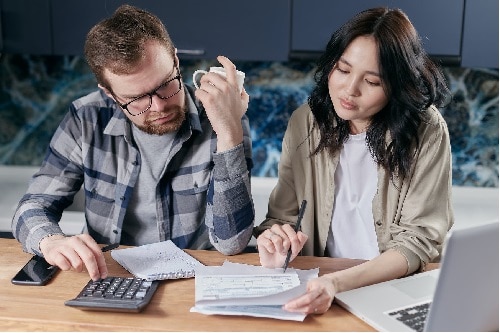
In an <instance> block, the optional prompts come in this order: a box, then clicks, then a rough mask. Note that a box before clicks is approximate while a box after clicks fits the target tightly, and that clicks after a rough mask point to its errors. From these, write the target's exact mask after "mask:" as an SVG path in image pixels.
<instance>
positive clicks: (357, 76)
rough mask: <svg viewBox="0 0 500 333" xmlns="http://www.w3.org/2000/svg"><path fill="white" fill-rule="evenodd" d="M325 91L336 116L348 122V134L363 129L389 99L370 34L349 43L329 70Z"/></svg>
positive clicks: (359, 131)
mask: <svg viewBox="0 0 500 333" xmlns="http://www.w3.org/2000/svg"><path fill="white" fill-rule="evenodd" d="M328 91H329V93H330V98H331V100H332V103H333V106H334V108H335V111H336V112H337V114H338V115H339V117H340V118H342V119H344V120H348V121H349V123H350V127H351V133H352V134H358V133H362V132H365V131H366V130H367V128H368V125H369V124H370V122H371V119H372V117H373V116H374V115H375V114H376V113H377V112H379V111H380V110H382V108H383V107H384V106H386V104H387V101H388V98H387V96H386V94H385V91H384V87H383V83H382V79H381V77H380V72H379V61H378V51H377V45H376V43H375V40H374V39H373V37H371V36H360V37H357V38H356V39H354V40H353V41H352V42H351V44H349V46H348V47H347V48H346V49H345V51H344V53H343V54H342V56H341V57H340V59H339V61H338V62H337V63H336V64H335V65H334V67H333V69H332V71H331V72H330V75H329V79H328Z"/></svg>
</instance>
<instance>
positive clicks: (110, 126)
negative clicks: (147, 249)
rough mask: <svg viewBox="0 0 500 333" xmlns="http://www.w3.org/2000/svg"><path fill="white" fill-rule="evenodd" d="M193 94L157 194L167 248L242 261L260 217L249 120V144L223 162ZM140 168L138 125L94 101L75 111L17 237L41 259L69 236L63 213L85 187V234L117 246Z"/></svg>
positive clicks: (22, 210) (22, 209)
mask: <svg viewBox="0 0 500 333" xmlns="http://www.w3.org/2000/svg"><path fill="white" fill-rule="evenodd" d="M185 89H186V96H187V98H188V99H189V98H190V99H191V102H190V104H191V107H190V108H189V110H188V114H187V117H186V121H185V122H184V123H183V125H182V126H181V128H180V129H179V131H178V133H177V135H176V137H175V139H174V142H173V144H172V148H171V150H170V152H166V153H167V154H170V155H171V156H172V157H171V160H170V162H169V164H168V166H167V171H166V172H165V175H164V176H163V178H162V179H161V180H160V182H159V185H158V190H157V207H161V209H160V211H159V212H158V214H157V215H158V219H159V221H158V222H159V223H158V225H160V226H161V228H160V229H161V230H160V239H161V240H168V239H170V240H172V241H173V242H174V243H175V244H176V245H177V246H179V247H180V248H190V249H211V248H214V247H215V248H216V249H217V250H219V251H220V252H222V253H224V254H236V253H239V252H241V251H242V250H243V249H244V248H245V247H246V246H247V244H248V241H249V240H250V237H251V234H252V227H253V220H254V215H255V213H254V207H253V201H252V197H251V189H250V170H251V168H252V155H251V154H252V153H251V149H252V146H251V139H250V127H249V122H248V118H247V117H246V116H244V117H243V118H242V125H243V131H244V140H243V143H242V144H240V145H238V146H236V147H234V148H233V149H231V150H229V151H226V152H222V153H216V152H215V151H216V143H217V142H216V140H217V139H216V135H215V133H214V131H213V129H212V127H211V125H210V121H209V120H208V118H207V116H206V114H205V112H204V109H203V107H202V106H201V104H200V103H198V102H196V101H195V100H196V99H195V98H194V95H193V91H192V89H191V88H189V87H186V88H185ZM194 105H196V106H194ZM140 164H141V157H140V154H139V150H138V149H137V147H136V146H135V144H134V143H133V140H132V130H131V123H130V122H129V121H128V119H127V118H126V117H125V115H124V114H123V111H122V110H121V109H119V107H118V106H117V105H116V104H115V102H114V101H113V100H112V99H110V98H108V97H107V96H106V95H105V94H104V93H103V92H101V91H96V92H94V93H91V94H89V95H87V96H84V97H82V98H80V99H78V100H76V101H74V102H73V104H72V105H71V107H70V110H69V112H68V114H67V115H66V116H65V118H64V119H63V121H62V122H61V124H60V125H59V127H58V129H57V130H56V132H55V134H54V136H53V138H52V140H51V143H50V146H49V149H48V152H47V155H46V157H45V159H44V161H43V163H42V166H41V168H40V170H39V171H38V172H37V173H35V175H34V176H33V178H32V180H31V182H30V185H29V188H28V191H27V193H26V194H25V195H24V196H23V198H22V199H21V201H20V203H19V206H18V208H17V210H16V212H15V215H14V217H13V220H12V231H13V234H14V236H15V237H16V239H17V240H19V242H21V244H23V248H24V250H25V251H27V252H30V253H36V254H40V252H39V251H40V250H39V243H40V241H41V240H42V239H43V238H44V237H47V236H49V235H53V234H62V230H61V229H60V227H59V224H58V223H59V220H60V219H61V214H62V211H63V210H64V209H65V208H67V207H68V206H69V205H70V204H71V203H72V202H73V197H74V195H75V194H76V193H77V192H78V191H79V189H80V188H81V186H82V185H83V187H84V189H85V217H86V232H88V233H89V234H90V235H91V236H92V237H93V238H94V239H95V240H96V241H97V242H98V243H102V244H104V243H115V242H119V241H120V237H121V230H122V225H123V220H124V216H125V211H126V209H127V206H128V203H129V200H130V198H131V196H132V191H133V189H134V184H135V182H136V180H137V178H138V174H139V169H140ZM151 190H152V191H154V189H151Z"/></svg>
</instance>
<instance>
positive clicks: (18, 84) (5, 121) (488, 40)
mask: <svg viewBox="0 0 500 333" xmlns="http://www.w3.org/2000/svg"><path fill="white" fill-rule="evenodd" d="M122 3H125V1H118V0H106V1H103V0H86V1H76V0H0V29H1V31H0V52H1V55H0V165H6V166H38V165H40V163H41V161H42V159H43V157H44V155H45V152H46V149H47V146H48V143H49V140H50V138H51V136H52V134H53V133H54V131H55V129H56V127H57V125H58V124H59V122H60V120H61V119H62V117H63V115H64V114H65V113H66V112H67V109H68V106H69V104H70V103H71V101H73V100H74V99H76V98H78V97H81V96H83V95H85V94H87V93H89V92H91V91H93V90H95V89H97V84H96V82H95V80H94V77H93V75H92V73H91V72H90V70H89V68H88V66H87V64H86V62H85V60H84V58H83V56H82V54H83V44H84V40H85V36H86V33H87V31H88V30H89V29H90V27H91V26H92V25H93V24H95V23H96V22H98V21H99V20H101V19H103V18H105V17H107V16H109V15H111V14H112V12H113V11H114V10H115V9H116V7H118V6H119V5H120V4H122ZM127 3H129V4H133V5H136V6H138V7H141V8H144V9H146V10H149V11H151V12H153V13H154V14H156V15H158V16H159V17H160V18H161V19H162V20H163V22H164V23H165V25H166V27H167V30H168V31H169V33H170V35H171V38H172V39H173V41H174V43H175V45H176V47H177V48H178V52H179V57H180V59H181V63H180V65H181V73H182V75H183V78H184V81H185V83H187V84H190V83H191V79H192V73H193V72H194V71H195V70H196V69H200V68H202V69H207V68H208V67H210V66H212V65H216V61H215V57H216V56H217V55H219V54H223V55H226V56H227V57H229V58H230V59H232V60H233V61H234V62H235V64H236V65H237V67H238V69H239V70H242V71H244V72H245V73H246V80H245V88H246V90H247V92H248V93H249V95H250V106H249V109H248V112H247V115H248V117H249V118H250V125H251V130H252V138H253V147H254V151H253V156H254V162H255V167H254V169H253V170H252V175H253V176H258V177H276V176H277V165H278V162H279V158H280V153H281V140H282V137H283V134H284V131H285V129H286V124H287V122H288V119H289V117H290V114H291V113H292V112H293V111H294V110H295V109H296V108H297V107H298V106H299V105H301V104H302V103H305V102H306V101H307V97H308V95H309V93H310V91H311V89H312V86H313V74H314V70H315V61H316V60H317V57H318V55H319V54H320V53H321V52H322V51H323V49H324V47H325V46H326V43H327V42H328V40H329V38H330V36H331V34H332V33H333V31H335V30H336V29H337V28H338V27H339V26H340V25H341V24H342V23H343V22H345V21H346V20H347V19H349V18H350V17H352V16H353V15H354V14H356V13H357V12H359V11H361V10H363V9H367V8H370V7H375V6H388V7H399V8H401V9H403V10H404V11H405V12H406V13H407V14H408V16H409V17H410V20H411V21H412V22H413V23H414V25H415V27H416V28H417V30H418V32H419V34H420V35H421V37H422V40H423V43H424V46H425V48H426V50H427V52H428V53H429V54H431V56H432V57H433V58H434V59H435V60H436V61H437V62H439V63H440V64H441V65H442V66H443V69H444V73H445V75H446V77H447V79H448V83H449V86H450V89H451V91H452V93H453V101H452V103H451V104H450V105H448V106H447V107H446V108H444V109H442V110H441V112H442V114H443V116H444V118H445V120H446V122H447V124H448V127H449V131H450V136H451V145H452V153H453V185H459V186H474V187H493V188H498V133H499V130H498V124H499V118H498V113H499V112H498V39H499V37H498V36H499V35H498V28H499V27H498V10H499V9H498V0H419V1H409V0H399V1H396V0H392V1H388V0H386V1H376V0H357V1H345V0H272V1H268V0H252V1H240V0H237V1H236V0H218V1H204V0H186V1H154V0H147V1H146V0H143V1H128V2H127Z"/></svg>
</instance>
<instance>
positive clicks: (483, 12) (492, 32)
mask: <svg viewBox="0 0 500 333" xmlns="http://www.w3.org/2000/svg"><path fill="white" fill-rule="evenodd" d="M465 4H466V5H465V19H464V37H463V43H462V66H463V67H490V68H498V0H466V3H465Z"/></svg>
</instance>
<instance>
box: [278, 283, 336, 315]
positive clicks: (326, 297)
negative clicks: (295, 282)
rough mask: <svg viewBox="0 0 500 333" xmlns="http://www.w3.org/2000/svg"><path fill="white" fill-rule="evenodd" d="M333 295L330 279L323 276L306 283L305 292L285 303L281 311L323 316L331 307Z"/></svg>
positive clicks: (333, 289) (333, 290) (332, 285)
mask: <svg viewBox="0 0 500 333" xmlns="http://www.w3.org/2000/svg"><path fill="white" fill-rule="evenodd" d="M335 294H336V291H335V286H334V284H333V281H332V279H331V278H330V277H328V276H327V275H324V276H321V277H319V278H315V279H312V280H310V281H309V282H308V283H307V292H306V293H305V294H304V295H302V296H300V297H297V298H295V299H293V300H291V301H289V302H288V303H286V304H285V305H284V306H283V309H284V310H286V311H290V312H300V313H305V314H311V313H312V314H323V313H325V312H326V311H328V309H329V308H330V306H331V305H332V302H333V299H334V298H335Z"/></svg>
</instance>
